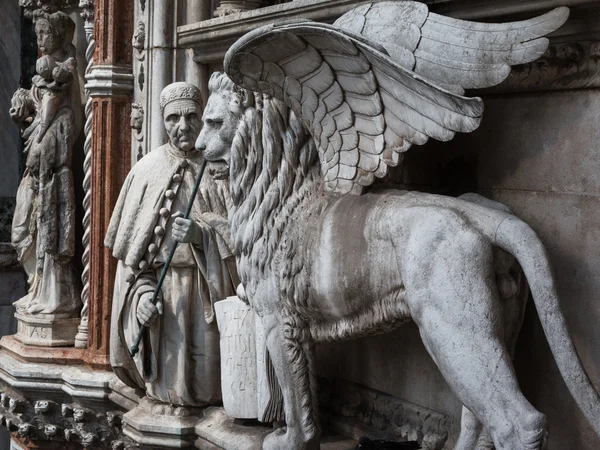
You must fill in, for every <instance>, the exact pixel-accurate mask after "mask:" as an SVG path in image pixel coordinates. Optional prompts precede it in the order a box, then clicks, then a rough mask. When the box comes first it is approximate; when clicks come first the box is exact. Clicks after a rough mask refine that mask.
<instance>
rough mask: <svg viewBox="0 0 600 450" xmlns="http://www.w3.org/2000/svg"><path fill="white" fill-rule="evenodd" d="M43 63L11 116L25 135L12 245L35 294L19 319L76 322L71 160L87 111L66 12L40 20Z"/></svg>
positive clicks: (40, 15) (21, 303) (20, 306)
mask: <svg viewBox="0 0 600 450" xmlns="http://www.w3.org/2000/svg"><path fill="white" fill-rule="evenodd" d="M34 20H35V32H36V35H37V43H38V48H39V50H40V52H41V53H42V56H41V57H40V58H39V59H38V60H37V63H36V71H37V75H35V76H34V77H33V80H32V84H33V86H32V88H31V90H25V89H19V90H18V91H17V92H15V94H14V96H13V98H12V105H11V110H10V114H11V117H12V118H13V120H14V121H15V122H17V123H18V124H19V125H20V126H21V128H22V129H23V138H24V139H25V154H26V169H25V173H24V176H23V179H22V181H21V184H20V185H19V189H18V192H17V199H16V209H15V214H14V217H13V224H12V238H11V240H12V244H13V246H14V247H15V249H16V251H17V254H18V257H19V261H20V263H21V264H22V265H23V267H24V269H25V272H26V273H27V277H28V283H29V291H28V293H27V295H26V296H25V297H23V298H22V299H20V300H18V301H17V302H16V303H15V306H16V308H17V313H18V314H21V315H36V314H50V315H54V316H56V315H60V316H61V317H74V316H76V315H77V313H78V309H79V307H80V306H81V301H80V294H79V280H78V277H77V275H76V274H75V272H74V270H73V268H72V266H71V258H72V257H73V254H74V248H75V198H74V190H73V172H72V169H71V159H72V153H73V145H74V143H75V140H76V138H77V136H78V134H79V132H80V130H81V122H82V109H81V93H80V90H79V81H78V74H77V69H76V60H75V58H74V56H75V48H74V46H73V45H72V43H71V41H72V40H73V34H74V32H75V23H74V22H73V21H72V20H71V19H70V18H69V16H68V15H66V14H64V13H63V12H55V13H52V14H50V13H46V12H43V11H36V12H35V13H34Z"/></svg>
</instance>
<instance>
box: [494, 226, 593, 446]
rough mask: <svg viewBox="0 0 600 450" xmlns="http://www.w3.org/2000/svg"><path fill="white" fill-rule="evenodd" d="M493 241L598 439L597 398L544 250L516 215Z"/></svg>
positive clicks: (499, 230) (496, 234) (498, 231)
mask: <svg viewBox="0 0 600 450" xmlns="http://www.w3.org/2000/svg"><path fill="white" fill-rule="evenodd" d="M493 238H494V241H495V244H496V245H497V246H498V247H500V248H502V249H504V250H506V251H507V252H509V253H511V254H512V255H513V256H515V257H516V258H517V260H518V261H519V263H520V265H521V267H522V269H523V271H524V272H525V276H526V277H527V281H528V282H529V286H530V288H531V292H532V295H533V300H534V303H535V306H536V309H537V311H538V315H539V317H540V321H541V323H542V327H543V329H544V333H545V334H546V338H547V339H548V343H549V344H550V348H551V349H552V353H553V354H554V358H555V360H556V363H557V365H558V368H559V370H560V373H561V374H562V376H563V379H564V380H565V383H566V385H567V387H568V388H569V391H571V395H573V398H574V399H575V401H576V402H577V404H578V405H579V407H580V408H581V410H582V412H583V414H584V415H585V416H586V417H587V419H588V420H589V422H590V424H591V425H592V427H593V428H594V430H595V431H596V433H597V434H598V435H599V436H600V396H599V395H598V392H596V390H595V389H594V386H593V385H592V382H591V381H590V379H589V377H588V376H587V374H586V372H585V370H584V368H583V365H582V364H581V360H580V359H579V355H578V354H577V351H576V349H575V345H574V344H573V341H572V339H571V337H570V335H569V331H568V328H567V324H566V321H565V317H564V315H563V314H562V312H561V309H560V304H559V301H558V294H557V291H556V283H555V281H554V275H553V273H552V268H551V265H550V260H549V258H548V254H547V253H546V249H545V248H544V246H543V245H542V243H541V241H540V239H539V238H538V236H537V234H536V233H535V231H533V230H532V229H531V227H529V225H527V224H526V223H525V222H523V221H521V220H520V219H518V218H517V217H515V216H509V217H507V218H505V219H504V220H503V221H502V222H501V223H500V225H499V226H498V228H497V231H496V233H495V237H493Z"/></svg>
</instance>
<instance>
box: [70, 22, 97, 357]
mask: <svg viewBox="0 0 600 450" xmlns="http://www.w3.org/2000/svg"><path fill="white" fill-rule="evenodd" d="M85 37H86V40H87V47H86V50H85V60H86V62H87V65H86V68H85V74H86V76H87V75H89V74H90V71H91V70H92V66H93V64H94V52H95V51H96V41H95V39H94V15H93V11H92V14H91V17H89V16H88V17H87V18H86V22H85ZM85 95H86V98H87V100H86V103H85V126H84V132H85V143H84V144H83V152H84V161H83V173H84V178H83V191H84V198H83V255H82V257H81V260H82V263H83V271H82V273H81V282H82V284H83V288H82V290H81V301H82V303H83V308H82V310H81V322H80V324H79V327H78V329H77V335H76V336H75V347H77V348H87V345H88V311H89V308H88V300H89V297H90V277H89V275H90V225H91V208H90V205H91V175H92V97H91V96H90V90H89V89H88V88H86V89H85Z"/></svg>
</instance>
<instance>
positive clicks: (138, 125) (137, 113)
mask: <svg viewBox="0 0 600 450" xmlns="http://www.w3.org/2000/svg"><path fill="white" fill-rule="evenodd" d="M129 125H130V126H131V129H132V130H134V132H135V138H136V140H138V141H142V140H143V139H144V137H143V135H142V127H143V126H144V107H143V106H142V104H141V103H138V102H135V103H132V105H131V117H130V118H129Z"/></svg>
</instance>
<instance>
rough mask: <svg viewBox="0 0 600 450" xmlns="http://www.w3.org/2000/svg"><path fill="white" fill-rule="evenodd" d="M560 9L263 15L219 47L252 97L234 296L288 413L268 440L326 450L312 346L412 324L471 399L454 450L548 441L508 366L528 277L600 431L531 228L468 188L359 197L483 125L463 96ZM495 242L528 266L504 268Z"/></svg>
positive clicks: (550, 27)
mask: <svg viewBox="0 0 600 450" xmlns="http://www.w3.org/2000/svg"><path fill="white" fill-rule="evenodd" d="M568 15H569V11H568V9H567V8H557V9H555V10H554V11H551V12H549V13H547V14H546V15H544V16H542V17H539V18H534V19H531V20H528V21H523V22H520V23H507V24H493V25H488V24H481V23H475V22H465V21H460V20H456V19H452V18H447V17H442V16H439V15H437V14H433V13H430V12H429V10H428V7H427V6H426V5H424V4H423V3H419V2H412V1H398V2H377V3H369V4H366V5H363V6H360V7H358V8H356V9H354V10H352V11H350V12H349V13H347V14H345V15H344V16H342V17H341V18H340V19H338V20H337V21H336V22H335V23H334V24H333V25H328V24H322V23H314V22H311V21H290V22H287V23H277V24H272V25H269V26H266V27H263V28H261V29H257V30H254V31H252V32H251V33H248V34H247V35H246V36H244V37H242V38H241V39H240V40H238V41H237V42H236V43H234V44H233V46H232V47H231V48H230V49H229V51H228V53H227V54H226V56H225V61H224V67H225V71H226V73H227V74H228V75H229V76H230V77H231V78H232V80H233V81H234V82H235V83H236V84H238V86H240V87H243V88H245V89H248V90H250V91H254V92H256V93H257V94H255V101H254V102H247V105H248V106H247V107H246V109H245V111H244V113H243V114H242V115H241V120H240V123H239V126H238V129H237V132H236V136H235V138H232V140H233V146H232V150H231V171H230V177H231V197H232V210H231V211H230V214H229V218H230V224H231V234H232V239H233V241H234V242H235V248H236V258H237V263H238V270H239V273H240V277H241V281H242V283H243V288H244V289H243V290H242V289H240V290H239V291H240V292H241V293H242V291H243V293H244V294H245V295H246V296H247V299H248V301H249V303H250V304H251V305H252V307H253V308H254V309H255V310H256V311H257V312H258V315H259V316H260V317H261V322H262V324H263V327H264V329H265V333H266V334H267V338H266V339H267V346H268V350H269V355H270V357H271V359H272V362H273V365H274V368H275V373H276V375H277V378H278V381H279V384H280V386H281V389H282V391H283V397H284V406H285V420H286V423H287V428H286V429H285V430H284V429H280V430H277V431H275V432H273V433H272V434H270V435H268V436H267V437H266V438H265V440H264V442H263V449H265V450H275V449H286V450H309V449H318V448H319V423H318V414H317V411H316V410H315V405H318V399H317V398H315V397H316V391H317V387H316V384H315V383H316V378H317V377H316V373H315V360H314V344H315V343H318V342H328V341H336V340H342V339H349V338H353V337H359V336H366V335H369V334H376V333H381V332H384V331H387V330H390V329H392V328H394V327H397V326H399V325H401V324H403V323H405V322H406V321H408V320H411V319H412V320H414V322H415V323H416V325H417V326H418V327H419V331H420V334H421V336H422V338H423V342H424V344H425V347H426V348H427V350H428V351H429V353H430V354H431V356H432V358H433V360H434V361H435V362H436V364H437V365H438V367H439V369H440V371H441V373H442V374H443V376H444V377H445V379H446V381H447V382H448V384H449V385H450V386H451V387H452V389H453V391H454V392H455V393H456V395H457V396H458V398H459V399H460V400H461V401H462V402H463V404H464V405H465V406H464V408H463V420H464V422H463V425H466V424H467V423H468V424H470V425H472V427H470V426H464V427H463V428H462V430H461V431H462V432H461V435H460V437H459V442H458V443H457V446H456V449H461V450H463V449H464V450H467V449H469V450H470V449H474V448H476V446H477V441H478V439H480V441H481V442H484V441H487V440H488V438H489V439H490V440H491V441H493V443H494V445H495V448H497V449H498V450H501V449H502V450H512V449H522V448H527V449H531V450H543V449H545V448H546V446H547V429H546V419H545V417H544V415H543V414H542V413H540V412H539V411H537V410H536V409H535V408H534V407H533V406H532V405H531V404H530V403H529V402H528V401H527V400H526V399H525V397H524V396H523V394H522V393H521V391H520V390H519V386H518V382H517V380H516V377H515V372H514V368H513V366H512V361H511V356H512V352H513V349H514V345H515V341H516V339H517V336H518V333H519V330H520V327H521V324H522V320H523V313H524V306H525V301H526V298H527V296H526V295H518V294H519V292H520V291H521V289H519V288H520V287H521V288H522V287H523V286H524V283H525V279H524V278H525V277H523V274H524V275H525V276H526V278H527V281H529V283H530V285H531V291H532V295H533V299H534V303H535V306H536V308H537V310H538V312H539V316H540V319H541V322H542V325H543V327H544V330H545V332H546V336H547V339H548V342H549V344H550V348H551V349H552V353H553V355H554V357H555V360H556V362H557V365H558V367H559V369H560V371H561V374H562V376H563V378H564V380H565V382H566V384H567V386H568V387H569V389H570V391H571V393H572V394H573V397H574V398H575V400H576V402H577V404H578V405H579V406H580V408H581V410H582V412H583V413H584V415H585V416H586V417H587V419H588V421H589V422H590V424H591V426H592V427H593V428H594V430H595V431H596V433H598V434H600V398H599V396H598V393H597V392H596V390H595V389H594V386H593V384H592V383H591V381H590V379H589V377H588V376H587V374H586V373H585V370H584V368H583V366H582V364H581V361H580V359H579V357H578V355H577V351H576V349H575V347H574V344H573V341H572V339H571V337H570V336H569V333H568V328H567V325H566V323H565V318H564V316H563V315H562V313H561V310H560V304H559V300H558V298H557V292H556V283H555V280H554V277H553V275H552V270H551V268H550V261H549V258H548V255H547V253H546V250H545V249H544V246H543V244H542V243H541V242H540V240H539V238H538V237H537V236H536V234H535V232H534V231H533V230H532V229H531V228H530V227H529V226H527V225H526V224H525V223H524V222H523V221H521V220H519V219H518V218H517V217H516V216H515V215H513V214H512V213H511V212H510V210H508V208H507V207H506V206H504V205H501V204H499V203H496V202H493V201H491V200H488V199H484V198H483V197H481V196H478V195H473V194H472V195H468V196H463V197H461V198H452V197H447V196H440V195H432V194H426V193H420V192H407V191H400V190H398V191H394V190H385V191H380V192H368V193H363V191H364V188H365V187H369V186H371V185H372V184H373V182H374V180H375V178H376V177H379V178H381V177H383V176H385V175H386V173H387V170H388V167H389V166H395V165H397V164H398V163H399V162H400V160H401V158H402V153H403V152H405V151H407V150H408V149H409V148H410V147H411V146H413V145H423V144H425V143H426V142H427V141H428V140H429V139H431V138H433V139H437V140H440V141H448V140H450V139H452V138H453V137H454V135H455V133H456V132H471V131H474V130H475V129H477V127H478V126H479V125H480V123H481V120H482V114H483V102H482V100H481V99H480V98H469V97H465V96H464V95H463V94H464V92H465V89H474V88H485V87H491V86H495V85H497V84H499V83H501V82H502V81H503V80H504V79H506V77H508V75H509V73H510V66H511V65H512V64H519V63H525V62H530V61H533V60H535V59H537V58H538V57H540V56H541V55H543V53H544V52H545V50H546V49H547V47H548V40H547V39H545V38H544V36H545V35H546V34H548V33H550V32H552V31H554V30H556V29H558V28H559V27H560V26H562V25H563V24H564V23H565V21H566V20H567V18H568ZM464 42H469V48H468V50H466V49H465V46H464V45H463V44H464ZM213 95H222V94H221V93H214V94H213ZM251 95H252V93H249V94H248V97H250V96H251ZM216 119H217V120H213V122H214V123H215V124H220V123H223V122H224V120H225V118H223V117H221V118H216ZM207 126H211V125H210V124H209V123H208V122H207V123H205V129H206V127H207ZM205 129H203V131H202V134H201V135H200V138H199V141H198V146H199V147H201V148H205V149H206V151H205V154H206V155H207V159H209V160H210V159H211V156H210V155H211V154H212V152H211V151H210V148H211V146H213V145H219V140H220V139H223V137H222V136H220V134H219V135H218V138H219V139H216V138H215V139H208V137H209V136H210V134H209V133H208V131H206V132H205ZM496 251H498V252H502V253H503V256H505V257H507V258H509V260H510V261H511V262H510V264H509V266H513V264H514V262H515V261H517V262H518V263H519V264H520V266H521V267H522V269H523V272H521V271H516V272H513V273H510V274H503V276H501V277H499V278H497V275H498V273H497V272H496V264H497V263H498V261H497V259H496V253H495V252H496ZM390 262H392V263H390ZM479 423H481V424H482V425H483V426H482V431H481V434H479V435H478V432H473V430H474V429H477V428H478V427H479Z"/></svg>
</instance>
